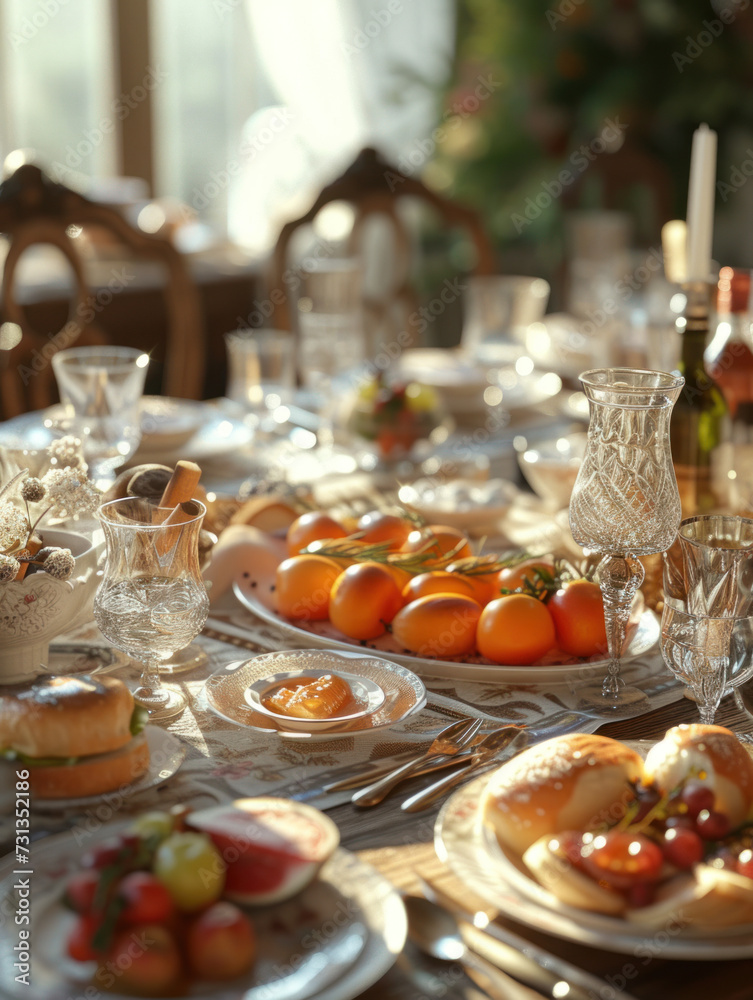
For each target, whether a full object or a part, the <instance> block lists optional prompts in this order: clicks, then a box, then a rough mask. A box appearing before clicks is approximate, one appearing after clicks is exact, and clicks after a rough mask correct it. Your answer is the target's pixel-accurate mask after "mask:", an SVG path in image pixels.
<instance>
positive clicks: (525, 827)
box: [481, 733, 643, 855]
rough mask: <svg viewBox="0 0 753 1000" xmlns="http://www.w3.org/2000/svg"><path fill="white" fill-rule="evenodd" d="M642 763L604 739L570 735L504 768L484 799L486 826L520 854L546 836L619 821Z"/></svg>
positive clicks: (632, 753)
mask: <svg viewBox="0 0 753 1000" xmlns="http://www.w3.org/2000/svg"><path fill="white" fill-rule="evenodd" d="M642 773H643V761H642V760H641V758H640V756H639V755H638V754H637V753H636V752H635V751H634V750H631V749H630V748H629V747H626V746H625V745H624V744H622V743H618V742H617V741H616V740H611V739H609V738H607V737H606V736H595V735H589V734H586V733H573V734H569V735H567V736H557V737H555V738H554V739H552V740H547V741H546V742H544V743H539V744H538V745H537V746H534V747H530V748H529V749H528V750H524V751H523V753H521V754H519V755H518V756H517V757H514V758H513V759H512V760H510V761H508V762H507V763H506V764H503V765H502V767H500V768H499V770H497V771H496V772H495V773H494V774H493V775H492V778H491V780H490V781H489V784H488V785H487V787H486V790H485V792H484V795H483V799H482V803H481V807H482V813H483V817H484V822H485V823H487V824H489V825H490V826H491V827H492V828H493V830H494V832H495V834H496V836H497V839H498V840H499V842H500V843H501V844H502V846H503V847H506V848H510V849H512V850H513V851H516V852H517V853H518V854H521V855H522V854H523V852H524V851H526V850H527V849H528V848H529V847H530V846H531V844H533V843H534V842H535V841H537V840H539V838H540V837H544V836H546V835H547V834H552V833H560V832H562V831H564V830H579V831H580V830H591V829H593V828H594V827H596V826H599V825H600V824H603V823H605V822H606V823H608V824H609V825H612V824H614V823H617V822H618V821H619V820H620V819H621V817H622V816H623V815H624V813H625V809H626V807H627V805H628V804H629V803H630V802H631V801H632V799H633V798H634V792H633V789H632V787H631V784H630V783H631V782H635V781H637V780H638V779H640V777H641V775H642Z"/></svg>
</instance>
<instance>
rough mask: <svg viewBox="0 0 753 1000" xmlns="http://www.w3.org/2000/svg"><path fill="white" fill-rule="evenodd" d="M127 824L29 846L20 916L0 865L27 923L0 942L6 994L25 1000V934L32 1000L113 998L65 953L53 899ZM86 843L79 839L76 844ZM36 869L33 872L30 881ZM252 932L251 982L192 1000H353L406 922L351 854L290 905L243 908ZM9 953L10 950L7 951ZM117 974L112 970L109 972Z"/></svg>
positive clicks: (343, 854)
mask: <svg viewBox="0 0 753 1000" xmlns="http://www.w3.org/2000/svg"><path fill="white" fill-rule="evenodd" d="M124 825H125V824H124V823H108V824H104V825H103V826H101V827H100V828H99V830H97V832H96V833H95V834H90V833H89V832H88V831H84V830H82V828H77V829H76V830H72V831H69V832H67V833H63V834H59V835H57V836H54V837H48V838H46V839H45V840H41V841H36V842H35V843H34V844H33V845H32V848H31V858H30V864H29V877H30V878H31V883H32V886H33V892H32V897H31V906H30V907H29V908H28V909H27V908H26V907H25V906H24V904H23V902H22V899H21V895H19V893H23V891H24V890H23V886H21V887H20V888H14V883H18V882H19V880H20V879H22V878H23V877H24V876H23V875H18V873H17V872H16V871H15V869H17V868H18V867H19V866H18V864H17V862H16V859H15V856H14V855H8V856H6V857H5V858H4V859H3V860H2V861H0V907H2V912H3V913H24V914H28V915H29V917H30V923H29V924H28V925H24V924H15V925H14V924H11V923H8V926H7V928H6V931H5V932H4V933H3V934H2V935H0V982H2V983H3V996H9V997H28V996H29V995H30V994H29V986H28V985H26V984H25V983H24V980H23V979H18V978H17V977H18V976H19V973H21V974H22V973H23V970H19V968H18V967H17V966H15V965H14V963H16V962H19V960H20V958H21V957H22V955H23V953H22V952H20V951H19V950H18V946H19V944H22V945H23V943H24V939H23V938H22V937H21V931H22V930H23V931H26V930H28V932H29V934H28V941H29V942H30V943H31V947H30V948H29V950H28V952H27V953H26V954H28V955H29V956H30V969H29V975H28V977H27V982H28V983H32V984H33V996H34V1000H69V998H70V997H71V996H89V995H91V996H100V995H102V996H108V997H111V998H112V1000H119V998H122V997H123V994H121V993H119V992H118V990H117V979H116V978H114V977H112V976H110V977H109V978H110V979H113V981H112V982H108V981H107V978H108V977H104V978H102V979H100V980H98V979H97V977H96V974H95V968H94V967H93V965H92V964H90V963H78V962H73V961H72V960H70V959H68V958H67V957H66V955H65V938H66V933H67V930H68V927H69V926H70V923H71V921H72V920H73V919H74V918H73V915H72V914H71V913H70V912H69V911H68V910H66V909H65V908H64V907H63V906H62V905H61V903H60V902H59V899H60V882H61V879H64V878H65V876H66V875H67V874H69V873H72V872H74V871H76V870H78V867H79V864H80V859H81V854H82V853H83V851H84V850H86V849H88V848H89V847H90V846H92V845H93V844H94V843H95V842H96V841H97V840H100V839H104V838H107V837H110V836H112V835H113V834H114V833H117V832H118V831H119V830H122V829H123V827H124ZM82 838H83V840H82ZM32 870H33V874H32ZM246 912H247V913H248V914H249V917H250V918H251V921H252V922H253V924H254V926H255V929H256V933H257V955H258V958H257V962H256V964H255V966H254V968H253V969H252V971H251V972H250V973H249V974H248V976H245V977H241V978H240V979H237V980H233V981H232V982H230V983H216V982H215V983H197V984H194V985H192V986H191V988H190V991H189V993H188V995H189V996H191V997H206V998H210V997H211V998H212V1000H269V998H273V1000H314V998H322V1000H323V998H325V997H326V1000H351V998H352V997H355V996H358V995H360V994H361V993H362V992H363V991H364V990H365V989H367V988H368V987H369V986H371V985H372V984H373V983H375V982H376V981H377V980H378V979H379V978H380V977H381V976H382V975H384V973H385V972H386V971H387V970H388V969H389V968H390V967H391V966H392V964H393V963H394V961H395V959H396V957H397V955H398V954H399V953H400V951H401V950H402V947H403V945H404V943H405V936H406V918H405V910H404V908H403V904H402V901H401V899H400V897H399V895H398V893H397V892H396V891H395V889H394V888H393V886H392V885H391V884H390V883H389V882H388V881H387V880H386V879H385V878H384V877H383V876H382V875H381V874H380V873H379V872H377V871H376V870H375V869H374V868H372V867H371V866H370V865H368V864H366V863H365V862H363V861H361V860H360V859H359V858H358V857H356V856H355V855H354V854H351V853H350V852H348V851H345V850H342V849H339V850H338V851H336V852H335V854H334V855H333V856H332V858H331V859H330V860H329V861H328V862H327V863H326V865H325V866H324V867H323V868H322V870H321V872H320V875H319V877H318V878H317V879H315V881H314V882H312V883H311V884H310V885H309V886H308V887H307V888H306V889H304V890H303V891H302V892H301V893H299V895H298V896H296V897H295V898H294V899H292V900H289V901H288V902H287V903H283V904H281V905H279V906H267V907H261V908H257V909H249V910H247V911H246ZM14 948H15V950H14ZM116 971H117V968H116Z"/></svg>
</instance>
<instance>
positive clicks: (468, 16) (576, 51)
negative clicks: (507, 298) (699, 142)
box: [426, 0, 753, 271]
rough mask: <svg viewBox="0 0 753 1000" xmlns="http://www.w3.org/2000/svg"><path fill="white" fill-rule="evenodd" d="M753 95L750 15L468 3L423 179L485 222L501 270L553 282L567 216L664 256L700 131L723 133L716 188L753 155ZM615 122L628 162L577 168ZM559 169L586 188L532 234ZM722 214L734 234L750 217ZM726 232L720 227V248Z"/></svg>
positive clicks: (591, 1)
mask: <svg viewBox="0 0 753 1000" xmlns="http://www.w3.org/2000/svg"><path fill="white" fill-rule="evenodd" d="M722 15H724V17H725V18H726V19H727V21H728V22H729V23H725V22H724V21H723V20H722ZM489 79H491V81H492V84H493V87H492V89H491V93H490V94H489V95H488V96H487V97H485V98H483V99H481V100H478V99H477V98H476V97H475V94H476V93H477V90H476V88H477V87H478V83H479V81H480V80H486V81H488V80H489ZM751 84H753V7H751V5H750V2H749V0H715V2H713V3H712V2H709V0H549V2H546V0H459V3H458V26H457V57H456V65H455V72H454V78H453V81H452V85H451V87H450V89H449V90H448V92H447V94H446V98H445V112H444V116H443V118H442V124H441V126H440V129H439V131H438V132H437V133H436V136H437V150H436V156H435V158H434V159H433V161H432V162H431V163H430V164H428V166H427V170H426V180H427V183H429V184H431V185H433V186H436V187H438V188H439V189H441V190H442V191H443V192H444V193H446V194H448V195H450V196H452V197H456V198H459V199H462V200H463V201H465V202H467V203H469V204H471V205H473V206H475V207H476V208H477V209H479V210H480V211H482V212H483V216H484V219H485V222H486V224H487V226H488V228H489V230H490V233H491V235H492V236H493V238H494V239H495V242H496V243H497V245H498V246H499V248H500V251H501V255H502V259H503V261H505V259H507V260H508V262H509V261H511V260H512V261H518V262H520V266H518V267H517V268H516V267H515V266H512V267H510V268H509V269H512V270H516V269H517V270H525V266H526V264H527V262H528V261H529V260H531V261H532V260H536V261H537V262H538V264H539V269H538V270H539V271H541V270H542V268H543V269H544V270H549V269H550V268H556V266H557V262H558V261H559V260H561V257H562V240H563V215H564V213H565V212H566V211H568V210H572V209H620V210H626V211H628V212H629V213H630V214H631V216H632V218H633V222H634V240H635V244H636V245H637V246H648V245H657V244H658V241H659V238H660V229H661V225H662V224H663V223H664V222H665V221H667V219H668V218H673V217H679V218H684V217H685V208H686V199H687V183H688V171H689V161H690V147H691V139H692V133H693V131H694V129H695V128H697V126H698V124H699V123H700V122H701V121H706V122H708V124H709V125H710V126H711V127H712V128H714V129H716V130H717V131H718V133H719V160H718V178H719V179H720V180H723V181H724V180H727V179H728V175H729V174H730V171H731V170H732V168H733V167H734V165H735V163H736V162H740V161H741V158H742V157H744V156H745V155H746V154H745V148H746V143H747V144H748V145H753V142H751V140H752V139H753V86H751ZM608 122H613V123H619V124H620V125H621V126H627V127H626V128H625V129H624V131H623V132H622V136H623V140H624V141H623V140H620V143H621V144H620V143H618V146H619V148H614V147H613V148H612V151H610V152H602V153H600V154H599V155H598V156H596V157H595V158H593V159H592V160H589V162H588V165H587V167H585V168H583V169H582V170H580V171H579V170H577V169H573V164H574V163H578V164H580V163H581V162H582V157H581V158H580V159H577V150H578V149H579V148H580V147H581V146H582V145H583V144H586V145H587V146H588V145H589V144H591V143H593V141H594V139H595V138H596V137H598V136H599V135H600V134H601V133H602V130H603V129H604V127H605V125H606V124H607V123H608ZM589 148H594V147H589ZM574 157H576V159H574ZM563 169H569V171H570V173H571V174H573V175H577V176H574V178H573V181H572V183H570V184H567V185H565V186H563V190H562V195H561V197H555V198H554V199H553V200H552V204H551V206H548V207H547V208H546V210H545V211H541V212H540V214H539V215H538V217H536V218H535V219H526V216H525V215H524V214H523V213H524V209H525V208H526V206H527V205H528V206H530V204H532V203H533V204H535V199H536V198H537V197H539V196H541V197H539V204H545V203H546V198H545V197H543V196H542V192H543V191H546V190H547V188H546V187H545V185H549V187H548V190H549V191H556V181H557V177H558V174H559V172H560V171H561V170H563ZM750 188H751V191H750V192H746V199H745V200H746V202H747V204H749V205H750V204H751V202H750V201H749V199H751V196H753V184H752V185H750ZM527 199H530V202H529V201H527ZM728 200H730V199H728ZM752 207H753V206H752ZM717 208H718V210H719V209H721V210H722V213H721V214H722V217H723V216H724V211H725V209H728V213H727V214H728V215H730V216H735V217H736V221H735V222H734V223H733V228H734V226H739V225H740V214H741V213H740V208H741V204H740V203H738V204H736V205H734V206H729V205H727V203H726V202H725V203H724V204H723V203H722V202H721V201H720V200H719V199H718V206H717ZM529 214H530V215H531V216H533V215H535V210H534V209H530V208H529ZM521 218H522V219H524V220H525V223H524V224H522V223H521V221H520V220H521ZM718 219H719V211H718ZM748 228H751V227H748ZM727 229H729V226H728V225H725V223H724V221H723V218H722V219H721V220H720V221H719V225H718V226H717V230H718V232H717V235H718V236H719V238H720V240H722V242H723V241H724V238H725V237H724V233H725V231H726V230H727ZM742 242H743V243H744V242H745V240H744V239H743V241H742ZM738 245H739V244H738ZM748 252H750V253H751V256H753V247H751V248H750V250H745V251H744V253H748ZM736 263H737V264H738V265H739V264H741V263H745V261H743V260H737V261H736ZM750 263H753V261H748V264H750Z"/></svg>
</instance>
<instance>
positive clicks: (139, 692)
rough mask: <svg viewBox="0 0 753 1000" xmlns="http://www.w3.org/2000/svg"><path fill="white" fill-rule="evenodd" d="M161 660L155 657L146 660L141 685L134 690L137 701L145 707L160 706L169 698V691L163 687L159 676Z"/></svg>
mask: <svg viewBox="0 0 753 1000" xmlns="http://www.w3.org/2000/svg"><path fill="white" fill-rule="evenodd" d="M158 663H159V661H158V660H155V659H153V658H151V657H150V658H149V659H148V660H144V663H143V668H142V671H141V678H140V684H139V687H137V688H136V690H135V691H134V692H133V696H134V698H135V699H136V701H137V702H138V703H139V704H140V705H143V706H144V707H145V708H148V707H150V706H152V705H153V706H154V707H155V708H159V707H160V706H162V705H165V704H166V703H167V700H168V693H167V691H166V690H165V689H164V688H163V687H162V683H161V681H160V676H159V666H158Z"/></svg>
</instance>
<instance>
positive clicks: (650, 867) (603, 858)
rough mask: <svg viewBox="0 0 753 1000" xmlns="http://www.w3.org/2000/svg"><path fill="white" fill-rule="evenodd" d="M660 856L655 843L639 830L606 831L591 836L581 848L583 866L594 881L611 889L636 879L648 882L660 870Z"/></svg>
mask: <svg viewBox="0 0 753 1000" xmlns="http://www.w3.org/2000/svg"><path fill="white" fill-rule="evenodd" d="M663 864H664V855H663V854H662V850H661V848H660V847H659V845H658V844H655V843H654V841H653V840H650V839H649V838H648V837H646V836H645V835H644V834H642V833H630V832H629V831H628V830H608V831H607V833H605V834H599V835H598V836H596V837H594V839H593V841H592V843H591V845H590V847H589V846H588V845H586V846H585V847H584V850H583V865H584V868H585V869H586V871H588V872H589V873H590V874H591V876H592V877H593V878H595V879H597V880H600V879H604V881H606V882H608V883H609V885H611V886H613V887H614V888H615V889H629V888H630V887H631V886H633V885H634V884H635V883H636V882H652V881H654V880H655V879H657V878H658V877H659V875H660V873H661V870H662V865H663Z"/></svg>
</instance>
